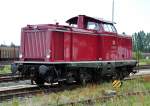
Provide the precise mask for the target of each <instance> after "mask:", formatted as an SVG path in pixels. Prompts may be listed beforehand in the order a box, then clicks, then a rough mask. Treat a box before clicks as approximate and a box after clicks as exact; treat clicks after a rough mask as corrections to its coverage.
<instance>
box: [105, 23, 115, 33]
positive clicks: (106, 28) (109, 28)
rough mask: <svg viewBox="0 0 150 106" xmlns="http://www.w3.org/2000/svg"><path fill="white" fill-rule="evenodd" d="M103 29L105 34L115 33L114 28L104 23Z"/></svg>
mask: <svg viewBox="0 0 150 106" xmlns="http://www.w3.org/2000/svg"><path fill="white" fill-rule="evenodd" d="M103 28H104V31H106V32H115V33H116V32H117V31H116V29H115V27H114V26H113V25H112V24H107V23H104V24H103Z"/></svg>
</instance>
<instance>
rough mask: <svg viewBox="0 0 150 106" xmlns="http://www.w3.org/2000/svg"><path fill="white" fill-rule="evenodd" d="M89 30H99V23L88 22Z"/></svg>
mask: <svg viewBox="0 0 150 106" xmlns="http://www.w3.org/2000/svg"><path fill="white" fill-rule="evenodd" d="M87 29H91V30H99V29H100V26H99V24H98V23H96V22H88V23H87Z"/></svg>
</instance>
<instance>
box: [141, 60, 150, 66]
mask: <svg viewBox="0 0 150 106" xmlns="http://www.w3.org/2000/svg"><path fill="white" fill-rule="evenodd" d="M139 65H150V59H140V60H139Z"/></svg>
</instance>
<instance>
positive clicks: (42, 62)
mask: <svg viewBox="0 0 150 106" xmlns="http://www.w3.org/2000/svg"><path fill="white" fill-rule="evenodd" d="M108 62H112V63H115V62H116V63H118V62H137V61H136V60H118V61H73V62H70V61H65V62H64V61H63V62H44V61H15V63H38V64H60V63H108Z"/></svg>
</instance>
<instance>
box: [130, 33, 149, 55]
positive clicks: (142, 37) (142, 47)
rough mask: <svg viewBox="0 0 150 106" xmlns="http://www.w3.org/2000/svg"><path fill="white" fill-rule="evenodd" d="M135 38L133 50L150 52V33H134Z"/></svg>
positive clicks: (133, 37) (133, 38)
mask: <svg viewBox="0 0 150 106" xmlns="http://www.w3.org/2000/svg"><path fill="white" fill-rule="evenodd" d="M132 40H133V51H134V52H137V51H140V52H143V53H150V33H145V32H144V31H140V32H137V33H134V34H133V35H132Z"/></svg>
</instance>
